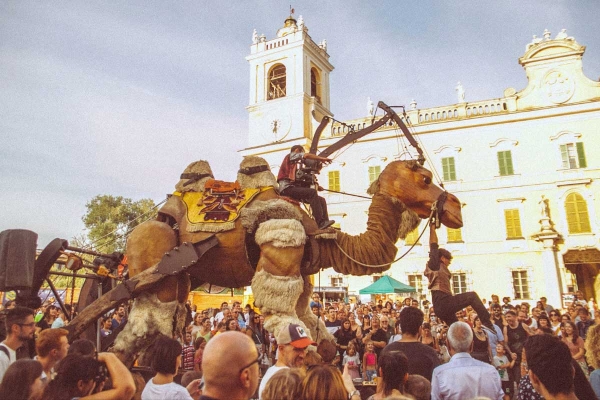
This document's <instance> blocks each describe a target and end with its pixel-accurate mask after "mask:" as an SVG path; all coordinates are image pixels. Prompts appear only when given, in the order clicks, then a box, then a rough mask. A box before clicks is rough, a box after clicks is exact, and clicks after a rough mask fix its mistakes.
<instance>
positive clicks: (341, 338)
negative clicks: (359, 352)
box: [333, 319, 356, 359]
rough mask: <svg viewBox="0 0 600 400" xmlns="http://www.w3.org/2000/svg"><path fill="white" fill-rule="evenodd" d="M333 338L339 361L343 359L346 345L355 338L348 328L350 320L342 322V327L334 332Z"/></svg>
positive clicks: (354, 333)
mask: <svg viewBox="0 0 600 400" xmlns="http://www.w3.org/2000/svg"><path fill="white" fill-rule="evenodd" d="M333 336H334V337H335V338H336V339H337V344H336V347H337V349H338V351H339V352H340V359H343V358H344V353H345V352H346V348H347V347H348V343H350V341H351V340H353V339H355V338H356V332H355V331H353V330H352V329H351V327H350V320H349V319H344V320H342V326H341V327H340V329H338V330H337V331H335V333H334V334H333Z"/></svg>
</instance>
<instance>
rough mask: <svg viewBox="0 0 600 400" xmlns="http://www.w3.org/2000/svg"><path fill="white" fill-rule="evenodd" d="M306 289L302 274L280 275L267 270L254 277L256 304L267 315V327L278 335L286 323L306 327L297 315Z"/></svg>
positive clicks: (253, 287)
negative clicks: (302, 294)
mask: <svg viewBox="0 0 600 400" xmlns="http://www.w3.org/2000/svg"><path fill="white" fill-rule="evenodd" d="M303 289H304V283H303V280H302V277H300V276H278V275H273V274H270V273H268V272H267V271H265V270H261V271H258V272H257V273H256V274H255V275H254V278H252V293H253V294H254V304H255V306H256V307H258V308H259V309H260V312H261V313H262V314H263V315H265V318H266V319H265V328H266V329H267V330H268V331H269V332H271V333H273V334H275V335H277V333H278V332H279V330H280V329H281V328H283V327H284V326H285V325H287V324H290V323H294V324H298V325H300V326H302V327H303V328H306V325H304V322H302V321H300V319H299V318H298V316H297V315H296V303H297V302H298V297H300V294H301V293H302V290H303Z"/></svg>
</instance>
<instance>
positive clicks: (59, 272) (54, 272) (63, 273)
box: [48, 271, 100, 279]
mask: <svg viewBox="0 0 600 400" xmlns="http://www.w3.org/2000/svg"><path fill="white" fill-rule="evenodd" d="M48 274H49V275H60V276H73V277H75V278H90V279H100V278H99V277H98V276H97V275H91V274H88V275H80V274H70V273H68V272H61V271H50V272H49V273H48Z"/></svg>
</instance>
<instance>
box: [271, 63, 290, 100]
mask: <svg viewBox="0 0 600 400" xmlns="http://www.w3.org/2000/svg"><path fill="white" fill-rule="evenodd" d="M285 83H286V82H285V65H283V64H276V65H275V66H273V68H271V71H269V85H268V88H269V92H268V93H267V100H273V99H278V98H280V97H285Z"/></svg>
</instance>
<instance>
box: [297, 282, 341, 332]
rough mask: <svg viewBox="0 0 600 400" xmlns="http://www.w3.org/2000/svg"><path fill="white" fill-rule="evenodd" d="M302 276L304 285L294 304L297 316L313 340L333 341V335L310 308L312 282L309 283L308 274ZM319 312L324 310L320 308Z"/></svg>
mask: <svg viewBox="0 0 600 400" xmlns="http://www.w3.org/2000/svg"><path fill="white" fill-rule="evenodd" d="M302 278H303V279H304V287H303V290H302V294H301V295H300V298H299V299H298V303H297V305H296V313H297V314H298V317H299V318H300V320H301V321H302V322H304V324H305V325H306V327H307V328H308V330H309V331H310V334H311V336H312V337H313V340H314V341H315V342H317V343H321V341H323V340H329V341H334V338H333V335H332V334H331V333H329V331H328V330H327V328H326V327H325V324H324V323H323V321H322V320H321V319H320V318H317V316H316V315H315V314H313V313H312V311H311V310H310V307H309V304H310V295H311V294H312V292H313V288H314V286H313V284H312V283H310V276H303V277H302ZM321 312H325V310H321Z"/></svg>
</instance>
